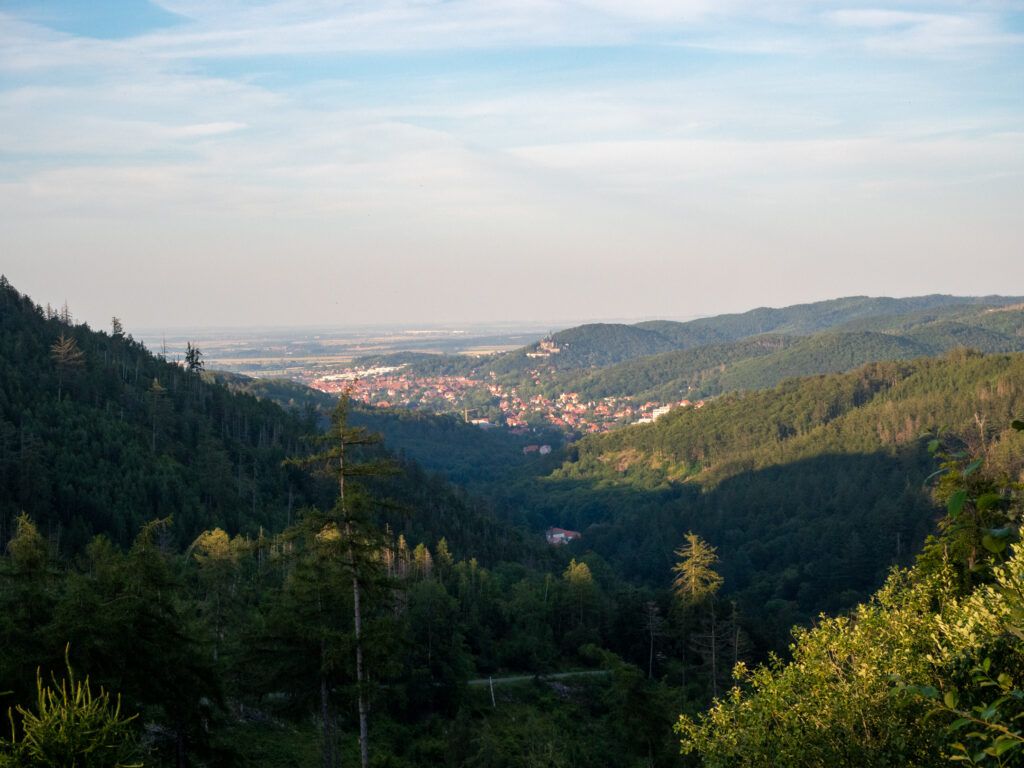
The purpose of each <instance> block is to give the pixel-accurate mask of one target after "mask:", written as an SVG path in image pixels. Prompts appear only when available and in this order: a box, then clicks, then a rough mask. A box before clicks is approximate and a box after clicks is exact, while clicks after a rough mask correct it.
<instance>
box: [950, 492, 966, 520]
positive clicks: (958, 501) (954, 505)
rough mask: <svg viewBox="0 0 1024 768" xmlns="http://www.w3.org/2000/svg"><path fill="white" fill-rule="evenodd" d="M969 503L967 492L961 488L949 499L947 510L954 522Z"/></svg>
mask: <svg viewBox="0 0 1024 768" xmlns="http://www.w3.org/2000/svg"><path fill="white" fill-rule="evenodd" d="M966 502H967V491H966V489H963V488H961V489H960V490H959V491H957V492H956V493H954V494H953V495H952V496H950V497H949V501H948V502H946V509H947V510H948V511H949V516H950V517H952V518H953V519H954V520H955V519H956V518H958V517H959V516H960V512H961V511H963V508H964V504H965V503H966Z"/></svg>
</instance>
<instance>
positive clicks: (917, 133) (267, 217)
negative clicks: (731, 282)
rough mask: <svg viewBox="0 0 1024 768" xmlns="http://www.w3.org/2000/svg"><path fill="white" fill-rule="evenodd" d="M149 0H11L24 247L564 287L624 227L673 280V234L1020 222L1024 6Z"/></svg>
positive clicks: (841, 240) (795, 246)
mask: <svg viewBox="0 0 1024 768" xmlns="http://www.w3.org/2000/svg"><path fill="white" fill-rule="evenodd" d="M130 1H131V0H125V2H130ZM160 4H161V6H162V7H164V8H165V9H166V10H167V11H168V12H170V13H173V14H175V15H176V17H177V18H178V21H176V23H175V24H173V25H170V26H160V27H154V28H152V29H151V30H150V31H147V32H142V33H140V34H133V35H130V36H123V37H120V38H119V39H99V38H98V37H96V36H94V35H90V34H85V33H84V32H83V33H75V31H74V29H73V26H69V25H68V24H64V25H61V26H60V27H59V28H58V27H57V26H56V25H53V26H46V24H45V23H44V22H45V20H44V19H38V18H36V19H34V20H33V19H32V18H29V17H27V16H15V15H14V14H12V13H6V14H3V13H0V81H2V85H0V147H2V152H0V211H2V212H0V222H2V224H3V226H4V228H5V233H6V232H11V233H13V236H12V238H10V239H11V241H12V242H17V243H19V245H18V249H17V251H16V257H17V258H19V259H21V260H22V263H23V264H30V263H35V262H33V261H32V260H33V259H34V258H35V257H36V255H37V254H38V252H39V250H40V249H43V250H45V249H46V248H49V249H51V252H52V253H53V254H59V253H61V252H63V251H62V250H61V249H62V248H64V247H65V245H64V242H65V241H64V240H63V239H61V238H67V240H69V241H73V240H74V236H75V234H76V233H77V234H78V235H80V238H79V239H80V240H81V241H82V242H83V243H85V244H86V245H84V246H83V249H82V250H81V251H80V252H81V253H87V252H89V248H92V249H93V250H92V251H91V252H92V253H93V254H94V258H103V254H105V253H107V252H109V248H110V247H112V246H111V244H112V243H117V244H119V245H118V247H122V244H123V241H122V240H120V239H119V237H120V235H119V234H118V233H121V232H124V231H127V230H131V229H133V228H138V227H140V226H141V224H140V222H147V225H148V226H150V227H152V228H153V229H154V231H159V232H161V233H162V235H161V237H162V238H164V240H166V242H167V243H173V244H174V246H175V247H176V248H180V249H181V250H182V251H186V252H188V253H193V252H195V253H196V254H200V255H197V256H196V257H195V258H196V260H197V264H200V265H201V264H202V259H201V258H200V256H201V255H202V254H207V256H208V257H209V259H216V258H220V257H219V256H217V254H219V253H221V250H219V249H221V247H222V245H223V243H224V242H225V241H232V240H234V239H237V240H239V241H244V242H245V243H246V247H247V248H251V249H255V250H256V251H258V252H260V253H266V254H268V255H267V257H266V258H267V259H268V263H269V262H271V261H273V259H272V258H271V256H272V253H271V251H270V249H271V244H274V243H279V246H275V247H280V248H283V249H284V251H287V253H288V254H289V257H290V258H294V259H296V260H297V264H298V265H304V267H305V268H307V269H309V270H314V269H320V270H327V271H328V272H330V270H333V269H337V270H338V273H339V274H340V273H341V270H342V266H344V265H346V264H347V265H350V266H351V265H356V266H355V267H354V269H355V272H354V274H360V275H363V272H360V271H359V266H358V265H360V264H364V263H365V262H364V261H360V259H365V258H366V254H373V253H384V254H387V255H388V258H389V259H391V260H393V261H394V263H396V264H401V265H403V268H404V269H407V270H409V271H410V272H411V273H413V272H415V270H416V269H417V268H418V267H417V263H418V262H417V259H419V260H432V259H436V260H437V262H438V264H440V265H441V266H438V267H437V270H438V275H437V279H436V282H437V286H443V285H445V284H446V283H445V282H444V281H445V280H446V279H448V280H450V279H452V275H453V274H458V270H459V269H466V268H467V265H470V267H471V268H472V269H473V270H479V272H480V274H481V275H482V276H483V282H488V281H490V282H494V281H496V280H498V281H500V279H504V278H499V276H502V275H507V272H506V271H503V270H504V269H505V268H504V267H503V266H502V265H501V264H499V263H498V262H497V259H498V256H496V255H492V254H498V253H500V254H501V259H504V260H505V262H502V263H507V260H509V259H515V258H521V259H525V260H526V261H527V262H529V263H531V264H535V265H537V268H538V269H542V268H547V269H552V270H554V271H555V273H557V274H558V275H561V276H562V278H564V279H566V280H570V279H572V277H573V275H577V276H578V274H580V272H579V270H577V269H576V268H577V267H579V266H580V265H583V264H585V263H586V261H587V259H597V260H598V261H600V260H602V259H603V260H604V261H605V263H611V262H612V261H614V258H615V254H616V253H620V252H621V253H626V252H630V253H632V252H634V251H635V250H636V249H637V248H642V249H643V250H644V253H646V254H648V255H647V256H644V257H643V258H644V259H646V261H645V262H644V263H645V264H646V265H647V267H651V268H653V267H655V266H659V267H661V266H665V265H668V266H665V268H666V269H670V274H672V275H676V276H678V275H679V274H682V273H681V272H679V271H678V268H677V267H675V266H672V264H673V262H672V258H673V257H672V254H676V253H679V252H687V253H691V252H692V253H696V252H704V253H707V254H715V255H716V257H717V256H718V255H719V254H721V253H727V254H730V256H729V259H733V261H732V262H729V263H731V264H733V265H735V264H739V263H741V261H742V257H743V256H742V255H743V254H744V253H748V252H754V251H757V252H762V253H771V254H775V255H776V256H777V257H778V258H783V255H784V254H787V253H790V252H794V253H795V252H797V251H799V250H801V249H805V248H808V247H811V246H810V245H809V244H808V243H809V242H811V241H809V240H808V239H807V238H808V237H809V236H808V235H806V232H805V231H804V230H806V229H808V227H809V229H810V230H813V231H816V232H819V234H818V235H816V237H817V239H815V240H813V244H815V247H817V245H820V244H822V243H826V244H830V247H839V248H840V249H843V248H853V245H852V244H854V243H856V244H857V245H858V247H860V248H863V249H866V250H872V251H873V252H874V251H877V252H879V253H882V252H884V253H888V254H890V255H891V254H892V248H893V247H894V246H893V245H892V241H891V238H890V241H886V240H885V239H884V237H885V236H889V235H892V233H893V232H899V233H900V236H901V237H902V238H903V242H909V241H913V242H916V243H924V242H927V243H928V244H929V246H930V245H931V244H932V243H933V241H937V242H938V245H937V246H936V247H937V248H939V250H940V251H941V250H942V249H947V250H948V249H951V248H952V243H954V242H955V238H953V237H951V236H950V230H951V228H952V227H953V225H954V224H955V223H956V222H958V221H959V222H960V223H961V224H962V225H963V226H964V227H969V226H972V225H973V224H974V223H977V222H982V221H983V222H984V223H985V226H986V227H987V233H988V234H987V235H986V237H988V238H989V243H990V245H991V246H992V249H993V250H992V253H1009V252H1010V251H1013V250H1014V246H1015V245H1019V244H1020V242H1021V232H1020V226H1019V222H1018V223H1014V220H1013V219H1012V218H1011V217H1010V216H1009V215H1008V214H1006V213H1005V211H1007V210H1009V209H1010V208H1013V207H1014V206H1018V207H1019V206H1021V205H1024V197H1022V195H1024V193H1022V192H1021V190H1022V189H1024V184H1022V183H1021V181H1022V179H1021V177H1022V176H1024V159H1022V158H1024V139H1022V135H1024V105H1022V103H1021V100H1020V98H1019V97H1020V86H1019V84H1020V82H1021V79H1020V78H1021V76H1022V71H1021V70H1022V67H1024V65H1022V62H1021V48H1020V43H1021V41H1020V34H1019V32H1017V31H1015V30H1018V29H1020V28H1021V14H1022V13H1024V9H1021V8H1020V7H1018V5H1019V4H1017V3H1016V2H1015V0H1014V2H995V1H994V0H993V1H991V2H985V1H984V0H979V2H968V1H967V0H934V1H929V0H918V1H915V2H901V3H898V4H897V3H892V2H890V3H884V4H880V5H879V6H878V7H874V8H865V7H861V6H858V7H849V3H840V2H832V1H831V0H826V1H825V2H812V1H811V0H767V1H765V0H761V2H755V0H691V1H687V0H683V1H675V2H669V1H668V0H664V1H662V0H640V2H636V3H620V2H617V0H573V1H571V0H550V1H542V0H525V1H523V0H475V1H474V2H470V1H469V0H446V1H445V2H441V1H440V0H373V1H372V2H371V1H369V0H364V1H359V2H350V3H337V2H329V1H328V0H293V1H290V2H285V1H284V0H274V1H272V2H259V3H251V2H242V0H222V1H219V2H210V1H209V0H161V3H160ZM826 202H827V203H828V204H829V205H830V206H831V207H830V208H829V209H828V211H827V213H826V214H825V215H818V216H816V217H813V218H814V222H813V225H807V226H804V225H802V224H801V225H799V226H797V225H795V224H794V222H801V221H803V220H804V218H805V217H806V215H807V212H808V211H813V210H820V209H821V208H822V206H824V205H825V203H826ZM908 210H913V211H919V212H922V213H920V214H919V216H920V218H919V220H917V223H916V224H915V223H914V222H915V220H914V219H913V218H912V217H905V218H904V219H900V218H899V216H900V212H901V211H908ZM766 212H767V213H766ZM876 217H877V219H878V221H879V222H883V223H884V225H883V224H879V225H878V226H875V225H874V219H875V218H876ZM681 222H682V223H681ZM783 223H785V224H787V225H790V226H791V227H792V228H791V229H790V230H785V229H783ZM914 227H917V229H914ZM929 228H931V229H930V230H929ZM798 230H799V231H798ZM254 232H258V233H259V236H258V237H257V236H256V235H254V234H252V233H254ZM276 232H281V233H287V237H285V235H284V234H279V235H278V234H275V233H276ZM915 232H916V233H917V234H916V235H915V234H914V233H915ZM935 233H942V235H943V236H944V237H945V240H942V238H940V237H939V235H938V234H935ZM912 235H913V236H912ZM277 237H280V240H277V239H275V238H277ZM915 238H916V239H915ZM162 242H163V240H162ZM89 243H92V244H93V245H89ZM338 243H344V244H345V245H344V248H341V249H340V250H339V247H338V246H337V244H338ZM848 243H849V244H850V245H847V244H848ZM836 244H839V245H838V246H837V245H836ZM166 247H167V248H170V247H171V246H170V245H168V246H166ZM123 248H124V249H125V251H126V252H127V249H128V246H127V245H123ZM115 250H116V249H115ZM1017 250H1018V251H1019V248H1018V249H1017ZM232 252H234V251H232ZM296 254H301V255H296ZM5 255H6V254H5ZM554 255H558V258H564V259H565V260H566V262H565V264H560V265H558V266H557V267H555V266H552V257H553V256H554ZM53 258H58V256H57V255H55V256H54V257H53ZM225 258H226V257H225ZM723 258H724V257H723ZM531 260H532V261H531ZM491 262H493V263H491ZM339 265H340V266H339ZM445 265H446V266H445ZM671 270H677V271H675V272H671ZM332 274H333V273H332ZM346 274H353V273H346ZM686 274H687V275H689V274H692V265H691V271H690V272H687V273H686ZM709 274H710V273H709ZM562 278H559V279H562ZM360 279H365V280H370V278H369V277H365V276H364V277H362V278H360ZM366 284H367V285H370V283H366ZM610 295H611V294H609V296H610ZM552 296H554V294H550V295H547V299H546V300H549V301H550V300H552ZM491 298H492V299H493V296H492V297H491ZM555 298H556V299H557V298H558V297H557V296H556V297H555ZM458 300H459V299H458V297H457V296H455V297H452V301H458ZM664 300H665V301H670V300H673V297H672V296H671V295H670V294H669V293H666V294H665V297H664ZM466 301H469V299H466ZM538 301H539V300H538ZM468 306H469V305H468V304H467V307H468ZM495 306H498V304H495ZM371 309H372V308H371ZM658 311H661V310H659V309H657V308H649V309H648V310H647V311H645V312H644V314H651V313H653V312H658ZM465 312H466V313H467V314H470V315H471V314H473V313H472V311H471V310H470V309H466V310H465ZM616 312H617V313H618V314H629V311H628V310H627V309H624V308H620V309H619V310H616ZM591 314H592V313H591Z"/></svg>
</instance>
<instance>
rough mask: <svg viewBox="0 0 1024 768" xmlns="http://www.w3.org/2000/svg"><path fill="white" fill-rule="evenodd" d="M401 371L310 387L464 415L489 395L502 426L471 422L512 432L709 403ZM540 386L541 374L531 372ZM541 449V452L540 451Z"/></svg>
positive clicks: (635, 418)
mask: <svg viewBox="0 0 1024 768" xmlns="http://www.w3.org/2000/svg"><path fill="white" fill-rule="evenodd" d="M538 349H539V350H542V351H543V353H544V354H545V355H551V354H557V353H558V352H559V348H558V347H557V346H555V345H554V344H553V343H552V342H551V341H550V340H545V341H542V342H540V345H539V346H538ZM403 367H404V366H400V367H397V368H396V367H389V368H384V367H381V368H376V369H351V370H346V371H343V372H340V373H334V374H330V375H327V376H320V377H319V378H316V379H314V380H313V381H311V382H310V386H312V387H313V388H315V389H319V390H321V391H323V392H342V391H347V392H349V394H350V395H351V396H352V397H353V398H355V399H357V400H360V401H362V402H365V403H368V404H370V405H374V406H377V407H380V408H391V407H402V408H412V409H425V410H430V411H433V412H435V413H458V412H460V411H463V409H464V408H465V405H466V403H467V402H469V401H470V397H471V395H479V393H481V391H485V392H486V393H487V394H488V395H490V397H491V398H492V399H493V402H494V405H495V406H496V410H497V411H498V412H499V413H500V414H501V418H500V419H499V420H498V421H497V422H496V421H495V420H494V419H493V414H491V418H486V417H483V415H481V417H480V418H473V419H470V418H469V413H470V412H469V411H465V418H466V421H468V422H471V423H473V424H475V425H477V426H478V427H481V428H482V429H489V428H491V427H494V426H497V425H498V424H503V425H504V426H506V427H508V428H509V429H511V430H513V431H515V430H525V429H527V428H528V427H529V426H530V425H536V424H537V422H538V421H543V422H545V423H547V424H549V425H551V426H554V427H558V428H560V429H563V430H565V431H567V432H575V433H578V434H592V433H596V432H606V431H608V430H611V429H615V428H616V427H620V426H624V425H627V424H645V423H650V422H652V421H655V420H656V419H658V418H660V417H662V416H664V415H665V414H667V413H669V412H670V411H672V410H673V409H675V408H691V407H692V408H700V407H701V406H703V405H704V401H703V400H699V401H696V402H691V401H689V400H685V399H684V400H679V401H678V402H671V403H658V402H646V403H643V404H642V405H638V404H636V403H634V402H633V401H632V400H631V399H630V398H627V397H618V396H612V397H603V398H600V399H597V400H586V399H584V398H583V397H582V396H581V395H580V394H579V393H578V392H562V393H560V394H558V395H556V396H554V397H547V396H545V395H543V394H533V395H529V396H523V395H522V394H521V393H520V392H519V390H518V388H517V387H516V386H514V385H506V384H501V383H499V382H498V381H497V377H496V376H495V375H494V374H493V373H491V375H490V378H489V380H482V379H478V378H472V377H469V376H418V375H415V374H413V373H411V372H407V371H403V370H402V368H403ZM531 376H532V377H533V378H534V380H535V381H536V380H537V378H538V377H539V376H540V373H539V372H538V371H531ZM538 450H539V448H538Z"/></svg>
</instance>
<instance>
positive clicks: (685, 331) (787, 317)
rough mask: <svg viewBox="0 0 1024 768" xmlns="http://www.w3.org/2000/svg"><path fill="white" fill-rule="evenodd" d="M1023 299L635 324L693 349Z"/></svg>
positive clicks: (847, 305)
mask: <svg viewBox="0 0 1024 768" xmlns="http://www.w3.org/2000/svg"><path fill="white" fill-rule="evenodd" d="M1020 301H1021V300H1020V298H1012V297H1004V296H982V297H967V298H965V297H958V296H943V295H938V294H936V295H931V296H914V297H910V298H903V299H893V298H888V297H871V296H849V297H846V298H841V299H830V300H828V301H818V302H814V303H811V304H796V305H794V306H791V307H781V308H777V309H776V308H770V307H760V308H758V309H752V310H750V311H749V312H743V313H738V314H730V315H717V316H715V317H706V318H699V319H697V320H691V321H688V322H685V323H673V322H670V321H664V320H657V321H651V322H645V323H637V327H638V328H647V329H649V330H654V331H657V332H658V333H660V334H661V335H663V336H666V337H668V338H670V339H672V340H673V341H675V342H676V344H677V345H678V346H680V347H691V346H698V345H701V344H709V343H714V342H722V341H733V340H736V339H741V338H744V337H746V336H756V335H758V334H762V333H787V334H796V335H806V334H811V333H816V332H818V331H824V330H828V329H832V328H837V327H839V326H841V325H846V324H850V323H855V322H866V321H870V320H871V319H873V318H883V317H884V318H889V317H893V316H899V315H906V314H908V313H913V312H920V311H935V310H941V309H942V308H945V307H952V306H960V305H968V306H981V307H1000V306H1006V305H1011V304H1016V303H1020Z"/></svg>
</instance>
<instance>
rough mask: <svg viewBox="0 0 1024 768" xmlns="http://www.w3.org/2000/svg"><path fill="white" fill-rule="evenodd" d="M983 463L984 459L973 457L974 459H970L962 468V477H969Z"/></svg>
mask: <svg viewBox="0 0 1024 768" xmlns="http://www.w3.org/2000/svg"><path fill="white" fill-rule="evenodd" d="M984 463H985V460H984V459H975V460H974V461H972V462H971V463H970V464H968V465H967V466H966V467H965V468H964V472H963V475H964V477H970V476H971V475H973V474H974V473H975V472H977V471H978V469H979V468H980V467H981V465H982V464H984Z"/></svg>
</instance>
